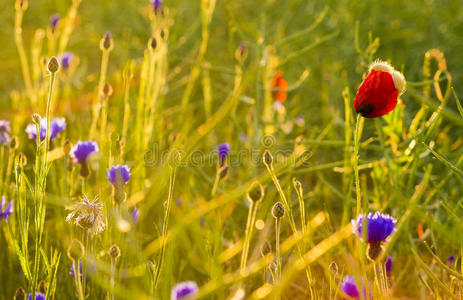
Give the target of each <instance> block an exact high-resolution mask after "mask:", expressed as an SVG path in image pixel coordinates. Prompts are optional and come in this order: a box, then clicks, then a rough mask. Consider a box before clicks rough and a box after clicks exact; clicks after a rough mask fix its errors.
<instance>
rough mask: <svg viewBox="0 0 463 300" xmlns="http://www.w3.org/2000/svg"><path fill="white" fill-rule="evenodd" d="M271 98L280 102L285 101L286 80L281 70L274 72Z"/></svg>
mask: <svg viewBox="0 0 463 300" xmlns="http://www.w3.org/2000/svg"><path fill="white" fill-rule="evenodd" d="M272 89H274V91H273V92H272V95H273V98H275V99H276V100H278V101H280V102H281V103H283V102H285V101H286V92H287V91H288V82H287V81H286V80H284V79H283V72H282V71H280V70H278V71H276V72H275V75H274V76H273V80H272Z"/></svg>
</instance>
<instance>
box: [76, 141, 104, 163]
mask: <svg viewBox="0 0 463 300" xmlns="http://www.w3.org/2000/svg"><path fill="white" fill-rule="evenodd" d="M98 151H99V149H98V144H97V143H95V142H92V141H85V142H82V141H78V142H77V144H75V145H74V146H73V147H72V149H71V157H72V158H73V159H74V162H75V163H79V164H86V163H87V160H88V159H89V157H90V156H92V155H93V154H95V153H98Z"/></svg>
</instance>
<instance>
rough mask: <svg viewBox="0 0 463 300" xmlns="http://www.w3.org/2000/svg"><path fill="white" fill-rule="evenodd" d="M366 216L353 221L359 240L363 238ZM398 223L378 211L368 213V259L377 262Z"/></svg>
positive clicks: (353, 228) (353, 227)
mask: <svg viewBox="0 0 463 300" xmlns="http://www.w3.org/2000/svg"><path fill="white" fill-rule="evenodd" d="M364 218H365V215H363V214H360V215H359V216H358V217H357V220H352V230H353V231H354V233H356V234H357V235H358V236H359V238H360V239H361V240H362V238H363V232H362V228H363V222H364ZM396 223H397V221H396V220H395V219H394V218H393V217H391V216H389V215H386V214H381V213H379V212H378V211H377V212H375V213H374V214H373V213H371V212H370V213H368V215H367V219H366V225H367V230H368V231H367V243H368V258H370V259H371V260H375V259H376V258H377V257H378V256H379V254H381V251H382V246H381V243H382V242H384V241H385V240H386V239H387V238H388V237H389V236H390V235H391V234H392V233H393V232H394V228H395V224H396Z"/></svg>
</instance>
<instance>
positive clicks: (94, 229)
mask: <svg viewBox="0 0 463 300" xmlns="http://www.w3.org/2000/svg"><path fill="white" fill-rule="evenodd" d="M68 210H71V212H70V213H69V214H68V216H67V217H66V221H67V222H69V223H72V224H74V225H76V226H78V227H80V228H82V229H83V230H85V231H86V232H87V233H88V234H90V235H96V234H98V233H100V232H102V231H103V230H104V228H105V223H104V221H103V203H100V202H98V197H95V199H94V200H93V201H89V200H88V199H87V197H86V196H85V195H84V196H83V199H82V202H79V203H76V204H74V205H73V206H71V207H70V208H68Z"/></svg>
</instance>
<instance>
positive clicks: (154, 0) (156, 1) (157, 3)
mask: <svg viewBox="0 0 463 300" xmlns="http://www.w3.org/2000/svg"><path fill="white" fill-rule="evenodd" d="M151 5H153V9H154V12H155V13H156V14H157V13H158V12H160V10H161V9H162V0H151Z"/></svg>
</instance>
